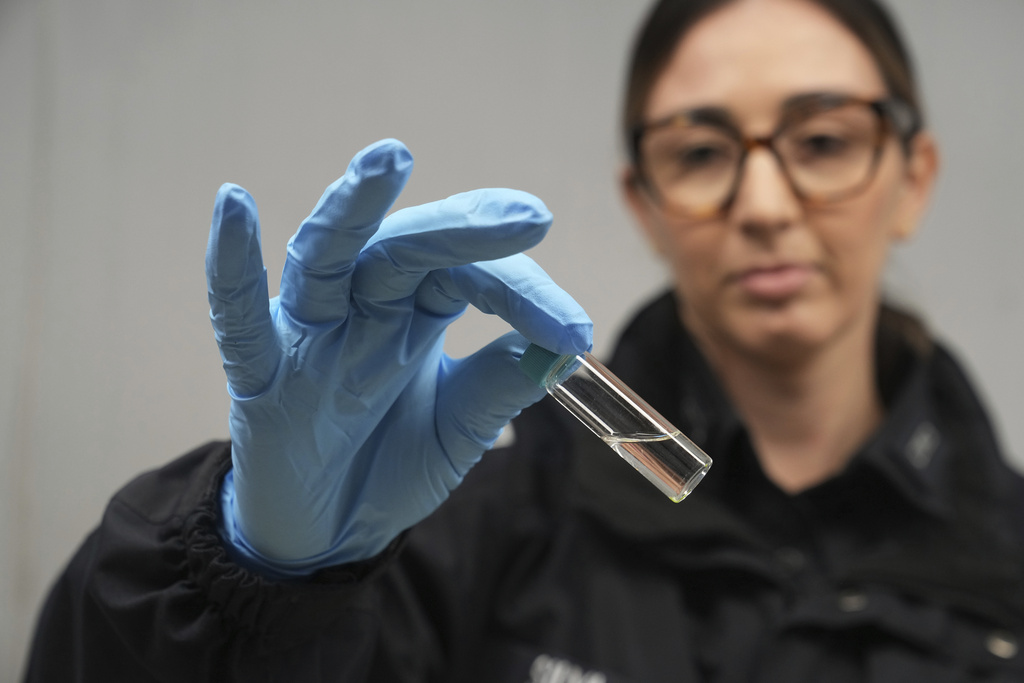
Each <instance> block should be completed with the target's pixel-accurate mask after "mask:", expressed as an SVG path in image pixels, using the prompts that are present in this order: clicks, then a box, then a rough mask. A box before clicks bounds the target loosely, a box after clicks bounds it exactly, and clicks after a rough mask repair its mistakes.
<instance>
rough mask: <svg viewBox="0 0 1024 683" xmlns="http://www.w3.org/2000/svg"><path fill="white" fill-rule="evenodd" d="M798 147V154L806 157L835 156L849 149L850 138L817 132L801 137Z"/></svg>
mask: <svg viewBox="0 0 1024 683" xmlns="http://www.w3.org/2000/svg"><path fill="white" fill-rule="evenodd" d="M798 149H799V152H800V155H801V156H802V157H804V158H807V159H821V158H830V157H837V156H842V155H844V154H846V153H847V152H848V151H849V149H850V140H848V139H847V138H845V137H841V136H838V135H827V134H824V133H818V134H816V135H808V136H806V137H804V138H802V139H801V140H800V144H799V146H798Z"/></svg>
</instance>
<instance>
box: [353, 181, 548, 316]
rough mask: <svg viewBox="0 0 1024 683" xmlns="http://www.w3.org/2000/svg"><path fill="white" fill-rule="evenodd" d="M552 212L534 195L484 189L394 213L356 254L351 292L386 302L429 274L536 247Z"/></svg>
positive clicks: (410, 289) (413, 289) (413, 288)
mask: <svg viewBox="0 0 1024 683" xmlns="http://www.w3.org/2000/svg"><path fill="white" fill-rule="evenodd" d="M550 226H551V212H550V211H548V209H547V207H546V206H544V204H543V202H541V200H539V199H538V198H536V197H534V196H533V195H530V194H527V193H526V192H520V191H518V190H508V189H483V190H473V191H471V192H464V193H462V194H457V195H452V196H451V197H448V198H447V199H443V200H441V201H437V202H431V203H429V204H422V205H420V206H414V207H410V208H406V209H402V210H401V211H396V212H395V213H394V214H392V215H391V216H388V218H387V219H386V220H385V221H384V222H383V224H382V225H381V227H380V230H378V231H377V232H376V234H374V235H373V236H372V237H371V238H370V239H369V241H368V242H367V245H366V247H365V248H364V249H363V252H362V253H361V254H360V256H359V264H358V266H357V267H356V271H355V274H354V275H353V283H352V294H353V297H354V298H355V299H357V300H359V301H363V302H367V303H370V304H373V303H388V302H393V301H397V300H401V299H404V298H406V297H408V296H410V295H412V294H413V293H415V292H416V291H417V289H418V287H419V286H420V283H421V282H422V281H423V280H424V278H426V276H427V274H428V273H430V272H431V271H434V270H438V269H445V268H452V267H458V266H464V265H466V264H469V263H473V262H475V261H490V260H493V259H499V258H502V257H505V256H509V255H510V254H516V253H518V252H521V251H523V250H525V249H529V248H530V247H533V246H535V245H536V244H538V243H539V242H540V241H541V240H542V239H543V238H544V235H545V234H547V231H548V228H549V227H550Z"/></svg>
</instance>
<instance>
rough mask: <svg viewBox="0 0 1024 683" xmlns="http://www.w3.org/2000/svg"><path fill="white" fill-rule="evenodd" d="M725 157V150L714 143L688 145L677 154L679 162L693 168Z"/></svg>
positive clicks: (707, 164)
mask: <svg viewBox="0 0 1024 683" xmlns="http://www.w3.org/2000/svg"><path fill="white" fill-rule="evenodd" d="M724 159H725V153H724V151H723V150H722V149H721V148H719V147H714V146H712V145H701V146H693V147H687V148H684V149H681V150H679V152H678V154H677V161H678V163H679V164H681V165H682V166H685V167H687V168H691V169H698V168H701V167H704V166H709V165H711V164H715V163H718V162H720V161H722V160H724Z"/></svg>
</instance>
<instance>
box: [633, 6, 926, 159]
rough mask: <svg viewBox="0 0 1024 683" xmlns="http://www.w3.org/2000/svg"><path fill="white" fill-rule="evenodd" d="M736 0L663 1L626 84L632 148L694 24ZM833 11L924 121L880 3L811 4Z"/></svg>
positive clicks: (645, 28)
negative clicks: (658, 84)
mask: <svg viewBox="0 0 1024 683" xmlns="http://www.w3.org/2000/svg"><path fill="white" fill-rule="evenodd" d="M734 1H735V0H660V1H659V2H658V3H657V4H656V5H655V6H654V8H653V9H652V10H651V11H650V13H649V14H648V15H647V20H646V21H645V22H644V23H643V25H642V26H641V28H640V31H639V32H638V34H637V37H636V42H635V43H634V45H633V53H632V55H633V56H632V59H631V61H630V64H629V70H628V72H627V82H626V98H625V102H624V110H623V120H622V126H623V132H624V134H625V140H626V142H627V145H628V144H629V141H630V139H631V136H632V132H633V129H634V128H635V127H636V126H637V125H639V124H641V123H643V116H644V109H645V107H646V106H647V100H648V98H649V96H650V93H651V89H652V88H653V86H654V82H655V81H656V80H657V79H658V77H660V76H661V73H662V71H663V70H664V69H665V66H666V65H667V64H668V61H669V59H670V58H671V57H672V53H673V52H674V50H675V48H676V45H677V44H678V43H679V41H680V40H682V38H683V36H684V35H685V34H686V32H687V31H689V30H690V29H691V28H692V27H693V26H694V24H696V23H697V22H698V21H700V20H701V19H702V18H704V17H705V16H707V15H708V14H710V13H711V12H713V11H715V10H717V9H719V8H721V7H725V6H726V5H728V4H729V3H731V2H734ZM808 1H809V2H812V3H814V4H816V5H819V6H820V7H822V8H824V9H825V10H827V11H828V12H829V13H831V14H832V16H834V17H835V18H836V19H838V20H839V22H840V23H842V24H843V25H844V26H845V27H846V28H847V29H849V30H850V31H851V32H852V33H853V34H854V35H855V36H857V37H858V38H859V39H860V41H861V42H862V43H863V44H864V45H865V47H867V49H868V51H869V52H870V53H871V55H872V56H873V57H874V58H875V63H876V64H877V65H878V69H879V71H880V72H881V74H882V78H883V80H884V81H885V84H886V87H887V88H888V89H889V95H891V96H895V97H898V98H899V99H901V100H903V101H904V102H905V103H906V104H908V105H910V108H911V110H912V111H913V113H914V114H915V115H916V119H917V121H918V122H920V121H921V120H923V117H922V111H921V102H920V98H919V96H918V93H917V85H916V79H915V77H914V70H913V67H912V65H911V61H910V56H909V54H908V53H907V50H906V48H905V47H904V44H903V40H902V38H901V37H900V35H899V32H898V31H897V29H896V24H895V23H894V21H893V19H892V17H891V16H890V15H889V12H888V11H887V10H886V9H885V8H884V7H883V6H882V5H881V4H879V2H878V0H808Z"/></svg>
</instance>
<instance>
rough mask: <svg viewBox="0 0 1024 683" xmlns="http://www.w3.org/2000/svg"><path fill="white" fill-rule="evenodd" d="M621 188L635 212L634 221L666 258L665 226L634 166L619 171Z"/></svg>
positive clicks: (650, 242) (658, 251)
mask: <svg viewBox="0 0 1024 683" xmlns="http://www.w3.org/2000/svg"><path fill="white" fill-rule="evenodd" d="M619 189H620V190H621V191H622V196H623V198H624V199H625V200H626V206H628V207H629V211H630V213H631V214H633V219H634V221H636V224H637V225H638V226H640V228H641V230H642V231H643V233H644V236H645V237H646V238H647V243H648V244H650V245H651V247H653V248H654V251H655V252H657V254H658V255H659V256H661V257H662V258H664V257H665V256H666V255H667V254H668V247H667V244H666V242H665V229H664V226H663V225H662V223H661V222H660V221H659V220H658V214H657V211H656V208H655V206H654V203H653V202H652V200H651V195H650V193H649V192H648V191H647V189H646V188H645V187H644V186H643V182H642V181H641V180H640V178H639V177H638V176H637V174H636V169H635V168H633V166H631V165H626V166H624V167H623V168H622V171H621V172H620V173H619Z"/></svg>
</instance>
